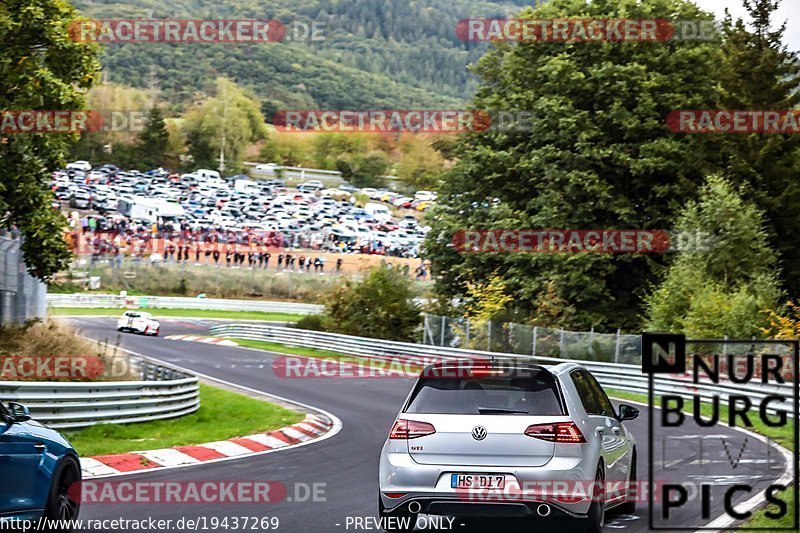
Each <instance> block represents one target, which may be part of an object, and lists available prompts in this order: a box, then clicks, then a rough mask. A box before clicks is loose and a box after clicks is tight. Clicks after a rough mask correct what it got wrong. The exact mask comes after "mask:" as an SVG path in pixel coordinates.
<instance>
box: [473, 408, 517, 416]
mask: <svg viewBox="0 0 800 533" xmlns="http://www.w3.org/2000/svg"><path fill="white" fill-rule="evenodd" d="M478 412H479V413H480V414H482V415H490V414H492V413H498V414H509V415H528V414H530V412H529V411H520V410H518V409H507V408H505V407H478Z"/></svg>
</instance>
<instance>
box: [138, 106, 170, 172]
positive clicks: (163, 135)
mask: <svg viewBox="0 0 800 533" xmlns="http://www.w3.org/2000/svg"><path fill="white" fill-rule="evenodd" d="M138 141H139V142H138V144H137V147H136V148H137V152H138V154H139V157H140V161H141V162H142V164H144V165H146V166H148V167H158V166H161V165H163V164H164V157H165V156H166V153H167V144H168V143H169V132H168V131H167V124H166V122H164V115H163V113H162V112H161V109H160V108H159V107H158V106H154V107H153V109H151V110H150V114H149V115H148V117H147V120H146V121H145V124H144V129H143V130H142V131H141V132H140V133H139V139H138Z"/></svg>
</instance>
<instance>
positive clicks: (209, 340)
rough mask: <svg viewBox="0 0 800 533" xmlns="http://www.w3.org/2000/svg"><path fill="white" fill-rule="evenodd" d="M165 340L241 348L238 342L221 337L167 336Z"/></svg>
mask: <svg viewBox="0 0 800 533" xmlns="http://www.w3.org/2000/svg"><path fill="white" fill-rule="evenodd" d="M164 338H165V339H167V340H170V341H194V342H204V343H206V344H216V345H217V346H239V343H237V342H234V341H231V340H228V339H222V338H219V337H200V336H198V335H167V336H166V337H164Z"/></svg>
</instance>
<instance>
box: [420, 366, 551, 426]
mask: <svg viewBox="0 0 800 533" xmlns="http://www.w3.org/2000/svg"><path fill="white" fill-rule="evenodd" d="M406 412H407V413H418V414H453V415H477V414H497V415H503V414H509V415H543V416H544V415H549V416H560V415H564V414H565V412H564V408H563V406H562V403H561V401H560V395H559V392H558V387H557V386H556V383H555V378H553V376H552V374H550V373H549V372H546V371H540V372H538V373H534V374H533V375H531V373H529V374H528V375H527V376H526V377H506V376H500V377H458V378H449V377H435V378H424V379H422V380H420V381H419V383H418V384H417V386H416V388H415V389H414V393H413V395H412V397H411V400H410V402H409V405H408V408H407V409H406Z"/></svg>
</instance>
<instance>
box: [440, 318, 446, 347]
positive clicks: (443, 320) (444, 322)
mask: <svg viewBox="0 0 800 533" xmlns="http://www.w3.org/2000/svg"><path fill="white" fill-rule="evenodd" d="M446 325H447V317H446V316H444V315H442V335H441V337H442V343H441V344H440V345H439V346H444V328H445V327H446Z"/></svg>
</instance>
